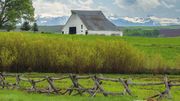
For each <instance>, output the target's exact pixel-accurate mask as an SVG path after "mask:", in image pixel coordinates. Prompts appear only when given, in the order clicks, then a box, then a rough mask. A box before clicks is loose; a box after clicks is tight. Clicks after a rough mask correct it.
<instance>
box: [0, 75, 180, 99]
mask: <svg viewBox="0 0 180 101" xmlns="http://www.w3.org/2000/svg"><path fill="white" fill-rule="evenodd" d="M23 75H24V77H30V78H31V79H36V80H38V79H40V77H43V76H47V75H48V76H53V77H61V76H63V75H64V76H65V75H67V74H53V73H51V74H50V73H46V74H41V73H26V74H23ZM85 75H86V74H85ZM91 75H94V74H91ZM97 76H101V77H108V78H124V79H131V80H132V81H133V82H136V83H138V82H139V83H148V82H160V81H163V77H164V75H121V74H116V75H114V74H97ZM37 77H38V78H37ZM179 78H180V77H179V75H168V79H169V80H179ZM7 81H8V82H11V83H13V82H15V78H12V77H9V78H8V79H7ZM79 83H80V84H81V85H83V86H84V87H86V88H92V87H93V82H92V80H91V79H87V80H79ZM54 84H55V86H56V87H57V88H61V89H62V91H63V89H65V88H68V87H70V86H71V84H72V83H71V81H70V80H69V79H65V80H62V81H55V82H54ZM20 85H21V86H22V87H24V88H30V87H31V86H30V84H29V83H25V82H21V83H20ZM102 86H103V87H104V89H105V90H106V91H110V92H122V91H123V90H124V89H123V86H122V85H121V84H120V83H114V82H110V81H103V82H102ZM37 87H38V88H40V89H43V88H48V84H47V82H42V83H39V84H38V85H37ZM130 89H131V90H132V93H133V96H129V95H128V94H126V95H125V96H108V97H104V96H103V95H102V94H98V95H96V97H94V98H92V97H90V96H89V95H88V94H84V95H83V96H80V95H78V96H73V95H72V96H69V95H63V96H62V95H54V94H50V95H48V94H38V93H27V92H26V91H19V90H7V89H4V90H3V89H0V101H34V100H41V101H72V100H73V101H109V100H111V101H136V100H146V99H147V98H148V97H150V96H153V95H155V94H159V93H160V92H163V91H164V90H165V87H164V85H161V86H130ZM75 93H76V92H74V93H73V94H75ZM171 95H172V96H171V98H164V99H162V101H178V100H179V99H180V96H179V95H180V87H172V89H171Z"/></svg>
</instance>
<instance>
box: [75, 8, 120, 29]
mask: <svg viewBox="0 0 180 101" xmlns="http://www.w3.org/2000/svg"><path fill="white" fill-rule="evenodd" d="M72 14H77V15H78V16H79V17H80V19H81V20H82V22H83V23H84V24H85V26H86V27H87V29H88V30H92V31H118V28H117V27H116V26H115V25H114V24H113V23H111V22H110V21H109V20H108V19H107V18H106V17H105V16H104V14H103V13H102V12H101V11H82V10H72Z"/></svg>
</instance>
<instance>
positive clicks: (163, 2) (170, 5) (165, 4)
mask: <svg viewBox="0 0 180 101" xmlns="http://www.w3.org/2000/svg"><path fill="white" fill-rule="evenodd" d="M162 4H163V5H164V6H165V7H166V8H173V7H174V5H172V4H168V3H167V2H165V1H162Z"/></svg>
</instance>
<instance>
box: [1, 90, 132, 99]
mask: <svg viewBox="0 0 180 101" xmlns="http://www.w3.org/2000/svg"><path fill="white" fill-rule="evenodd" d="M110 100H111V101H120V100H121V101H133V98H132V97H129V96H123V97H107V98H106V97H96V98H90V97H80V96H55V95H51V96H48V95H40V94H28V93H25V92H20V91H7V90H3V91H1V90H0V101H110Z"/></svg>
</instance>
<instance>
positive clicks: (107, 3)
mask: <svg viewBox="0 0 180 101" xmlns="http://www.w3.org/2000/svg"><path fill="white" fill-rule="evenodd" d="M33 5H34V7H35V13H36V16H37V15H41V16H51V17H57V16H70V14H71V12H70V10H72V9H73V10H102V11H103V12H104V13H105V15H106V16H117V17H124V16H129V17H146V16H149V15H154V16H158V17H169V18H177V17H180V0H33Z"/></svg>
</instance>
